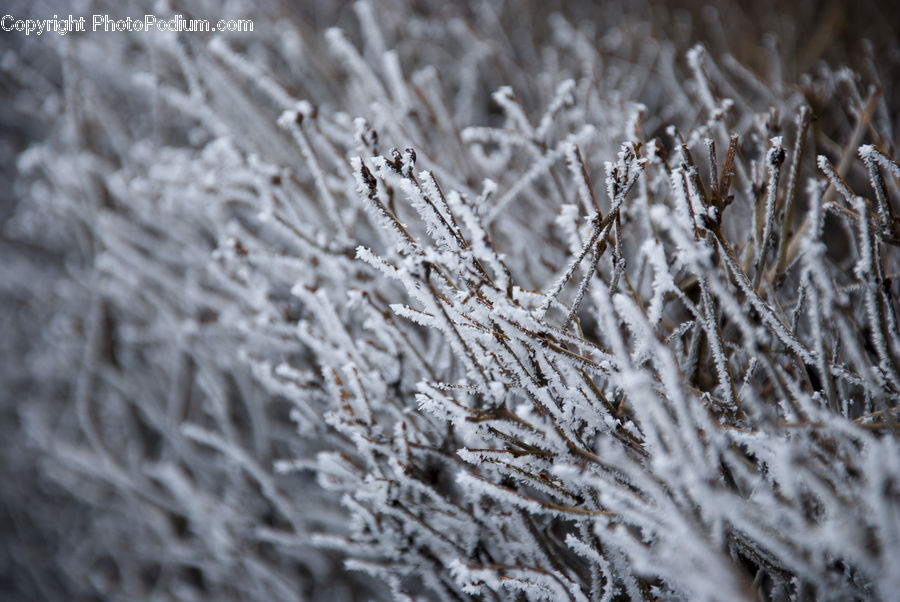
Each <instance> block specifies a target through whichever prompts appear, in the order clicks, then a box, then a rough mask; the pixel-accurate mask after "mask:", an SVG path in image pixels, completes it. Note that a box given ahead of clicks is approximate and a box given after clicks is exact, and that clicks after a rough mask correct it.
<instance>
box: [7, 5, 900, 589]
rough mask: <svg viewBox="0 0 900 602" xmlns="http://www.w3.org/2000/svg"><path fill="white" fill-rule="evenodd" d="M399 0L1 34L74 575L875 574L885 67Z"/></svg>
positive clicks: (899, 365)
mask: <svg viewBox="0 0 900 602" xmlns="http://www.w3.org/2000/svg"><path fill="white" fill-rule="evenodd" d="M426 4H428V6H429V7H430V8H429V9H427V10H426V9H421V10H414V7H413V6H412V5H406V4H401V3H391V4H390V9H389V10H381V9H382V8H383V7H381V6H380V3H374V2H373V3H367V2H360V3H357V4H354V5H353V9H354V11H355V14H356V16H357V17H358V20H357V21H356V22H354V23H352V24H348V25H347V28H349V30H350V31H351V32H354V31H355V32H356V33H345V31H343V30H340V29H328V30H327V31H324V32H322V31H320V28H319V27H318V24H317V23H316V22H315V21H304V20H303V19H295V20H275V19H274V18H273V19H270V18H269V17H258V18H257V22H256V26H255V31H256V34H254V35H252V36H232V37H228V36H222V37H215V38H212V39H206V38H203V37H191V36H175V35H156V34H152V35H151V34H148V35H144V36H128V37H124V36H120V37H114V36H105V37H104V36H96V35H94V36H84V37H81V38H76V37H73V38H71V39H66V40H62V41H59V42H58V43H59V45H60V50H61V52H60V58H59V60H58V63H56V64H58V65H59V67H60V73H61V78H60V77H59V74H58V73H52V74H50V75H49V76H48V78H47V79H40V78H41V77H43V76H42V75H41V74H40V73H38V72H36V71H34V70H29V69H28V68H29V64H30V63H29V60H30V58H31V56H32V55H30V54H28V53H27V52H25V51H24V50H23V51H21V52H18V53H14V54H8V55H7V56H6V59H5V67H6V68H7V70H8V72H10V73H12V74H19V76H20V77H27V78H28V82H27V86H23V90H22V91H21V93H20V99H21V102H22V103H24V104H27V101H28V100H29V98H30V97H29V95H33V96H35V97H45V99H44V100H43V105H35V106H39V108H38V109H36V110H37V112H38V115H39V117H40V119H42V120H45V121H46V122H52V123H53V124H54V128H53V130H52V132H51V133H50V134H48V135H47V137H46V139H45V140H43V141H41V142H39V143H36V144H34V145H33V146H32V147H31V148H29V149H28V150H27V151H26V152H25V153H23V154H22V155H21V156H20V157H19V160H18V167H19V170H20V172H21V175H20V177H19V186H20V187H21V191H22V197H23V200H22V202H21V204H20V205H19V207H18V208H17V212H16V214H15V216H14V218H13V219H12V220H11V221H10V222H9V223H8V225H7V229H8V231H9V232H11V233H13V234H15V235H16V236H17V237H19V238H21V239H27V240H30V241H31V242H32V244H40V245H42V246H44V247H45V248H50V249H54V250H56V252H58V253H61V254H63V255H64V259H63V261H62V262H61V263H60V266H61V268H60V272H62V274H61V273H59V272H53V273H50V272H45V274H46V275H45V280H43V281H40V282H39V283H37V284H33V285H30V286H31V288H30V289H29V290H31V291H33V292H32V293H31V294H32V295H33V297H32V298H33V299H34V301H35V303H41V304H46V305H47V306H48V307H52V308H53V310H52V312H51V314H52V315H51V316H50V318H49V319H48V321H47V324H46V325H45V327H44V328H43V329H42V330H41V335H42V336H43V337H44V338H43V339H42V340H43V341H44V343H43V344H36V345H35V346H34V349H35V355H34V362H33V365H31V366H30V367H29V368H28V369H29V370H32V371H33V374H34V375H35V378H36V379H39V378H44V377H46V378H47V379H52V380H54V382H56V380H57V379H58V381H59V382H56V385H55V387H54V386H51V384H50V383H45V385H44V386H45V389H46V390H47V392H45V393H43V397H42V398H41V399H43V400H44V401H42V402H40V403H38V402H37V401H35V402H34V403H29V404H23V406H22V407H21V408H19V410H18V411H17V414H18V415H19V416H20V419H21V424H22V428H23V430H24V432H25V433H27V435H28V439H29V445H30V446H32V447H33V448H34V449H39V450H41V451H42V454H43V455H42V456H41V461H40V464H39V466H40V469H41V471H42V473H43V474H45V475H47V477H49V478H50V479H51V480H52V481H53V482H54V483H56V484H57V486H61V489H62V490H63V491H65V492H67V495H71V496H72V497H73V498H74V499H75V500H77V501H73V502H72V504H73V505H74V507H73V509H72V510H71V512H72V515H73V516H75V515H76V514H75V513H76V512H77V516H79V517H81V516H84V517H87V525H88V526H87V527H86V532H87V534H86V535H85V536H84V537H83V538H74V537H72V536H66V535H65V534H63V535H62V536H61V542H62V544H61V545H62V547H61V548H60V551H59V558H58V560H57V562H58V565H59V569H58V570H59V571H60V573H61V574H62V575H64V576H65V578H67V579H68V580H70V581H71V582H72V583H78V584H79V585H77V586H76V585H66V587H70V588H75V589H77V591H76V593H77V594H79V595H86V594H88V593H91V592H93V593H100V594H110V593H111V592H112V593H116V594H118V595H121V596H123V597H141V598H159V599H175V598H177V599H225V598H228V599H254V600H270V599H285V600H292V599H304V598H309V599H314V600H322V599H336V600H337V599H340V600H347V599H355V598H358V599H366V598H371V597H386V598H387V597H390V596H391V595H393V596H394V597H396V598H397V599H423V600H425V599H429V600H430V599H440V600H457V599H467V598H473V599H497V600H505V599H510V600H514V599H527V600H644V599H685V600H752V599H773V600H805V599H812V598H816V599H834V600H849V599H885V600H887V599H890V598H891V597H892V596H893V595H895V594H894V592H896V591H897V590H898V588H900V572H898V571H897V570H895V568H894V564H895V558H897V556H898V555H900V445H898V437H897V420H898V418H900V416H898V411H897V408H898V401H900V327H898V318H897V311H898V295H900V293H898V284H897V276H898V272H900V251H898V246H900V222H898V219H897V216H896V215H895V212H896V211H897V207H898V206H897V199H898V197H900V190H898V182H900V164H898V163H897V162H896V161H895V160H894V159H893V158H892V156H891V153H892V152H893V149H894V139H893V134H894V130H892V127H893V124H892V122H891V119H892V113H891V110H890V109H889V106H890V105H889V104H888V100H886V99H885V93H886V92H885V89H883V88H882V87H879V86H878V85H875V84H871V85H869V84H868V83H863V82H864V81H866V80H863V79H862V78H861V77H859V76H857V75H855V74H854V73H852V72H851V71H849V70H846V69H843V70H838V71H832V70H830V69H829V68H828V67H825V66H821V67H820V68H818V70H817V71H816V72H815V74H814V75H808V76H803V77H802V78H800V79H799V82H797V83H794V82H791V81H784V80H783V79H781V78H780V77H781V76H780V74H779V72H778V71H777V69H774V68H773V69H772V73H770V74H769V75H768V76H766V77H760V76H757V75H755V74H754V73H753V72H752V71H751V70H750V69H748V68H746V67H744V66H743V65H741V64H740V63H739V62H738V61H737V60H736V59H734V58H733V57H731V56H727V55H726V56H724V57H720V58H717V57H713V56H712V55H711V53H710V52H708V51H707V49H706V47H705V46H703V45H701V44H698V45H695V46H692V47H691V48H690V49H689V50H688V51H687V52H686V53H681V52H678V51H676V49H675V46H674V45H673V43H671V42H669V41H667V40H666V39H665V38H661V37H656V36H654V35H651V34H652V33H653V31H652V29H651V28H650V27H649V26H647V25H644V24H641V23H639V22H631V21H626V22H625V23H623V24H622V25H621V26H620V27H616V28H612V29H610V30H609V31H608V32H607V33H606V34H605V35H599V34H598V33H597V32H594V31H591V29H590V27H589V24H584V23H582V24H577V23H575V22H573V20H571V19H568V18H566V17H565V16H564V15H562V14H553V15H549V16H547V17H546V22H545V23H544V22H541V23H540V25H535V26H534V28H533V29H532V30H531V31H529V30H527V29H525V30H521V29H515V28H513V27H511V26H509V27H508V26H506V25H505V22H504V18H507V17H509V18H512V17H511V16H510V11H513V12H514V10H515V9H514V8H511V7H506V8H504V9H497V8H496V7H494V6H493V5H492V4H491V3H483V4H480V3H473V4H472V6H470V7H469V10H466V11H464V10H460V11H453V10H450V9H446V7H445V8H443V9H442V8H440V7H439V6H438V4H439V3H435V4H434V5H433V6H432V5H431V4H429V3H426ZM538 14H542V13H540V12H539V13H538ZM542 18H543V17H542ZM357 28H358V31H357ZM261 30H262V31H264V32H266V33H265V35H258V34H259V32H260V31H261ZM207 42H208V43H207ZM43 51H49V49H47V48H44V49H43ZM772 56H773V57H775V59H773V60H777V55H775V54H774V51H773V55H772ZM54 60H56V59H54ZM773 64H776V65H777V64H778V63H777V62H776V63H773ZM872 72H873V73H877V71H875V70H874V69H873V71H872ZM22 74H27V75H25V76H23V75H22ZM53 91H58V92H53ZM29 269H32V270H33V271H34V272H35V273H40V269H39V268H35V267H32V268H29ZM22 286H23V287H26V285H22ZM26 288H27V287H26ZM45 345H46V347H45ZM37 397H38V396H37V394H35V398H37ZM61 520H62V519H61ZM79 575H84V576H85V577H84V578H83V579H79V578H78V576H79ZM79 588H80V589H79ZM73 591H75V590H73Z"/></svg>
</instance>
